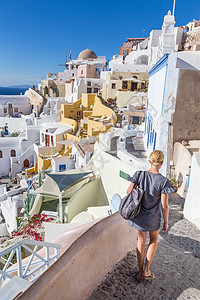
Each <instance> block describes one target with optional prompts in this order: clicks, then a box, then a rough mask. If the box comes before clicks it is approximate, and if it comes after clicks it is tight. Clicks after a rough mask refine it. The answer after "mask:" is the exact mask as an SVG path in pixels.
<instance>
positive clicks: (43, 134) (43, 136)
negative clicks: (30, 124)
mask: <svg viewBox="0 0 200 300" xmlns="http://www.w3.org/2000/svg"><path fill="white" fill-rule="evenodd" d="M42 142H44V133H42Z"/></svg>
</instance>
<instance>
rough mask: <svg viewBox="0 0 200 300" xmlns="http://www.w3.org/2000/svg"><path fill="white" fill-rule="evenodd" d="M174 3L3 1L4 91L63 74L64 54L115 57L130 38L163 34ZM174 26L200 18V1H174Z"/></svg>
mask: <svg viewBox="0 0 200 300" xmlns="http://www.w3.org/2000/svg"><path fill="white" fill-rule="evenodd" d="M172 6H173V0H149V1H147V0H143V1H141V0H138V1H134V0H126V1H122V0H120V1H119V0H93V1H90V0H76V1H75V0H73V1H69V0H57V1H56V0H32V1H31V0H0V86H9V85H18V84H33V83H37V82H40V80H41V78H42V76H43V77H46V74H47V73H48V72H58V71H63V69H64V67H58V66H57V65H58V64H62V63H63V64H64V62H65V52H66V51H68V53H69V51H70V50H71V51H72V58H74V59H76V58H77V56H78V54H79V52H80V51H82V50H83V49H85V48H90V49H92V50H93V51H95V52H96V54H97V55H105V56H106V57H107V58H111V57H112V55H113V54H114V53H115V50H116V51H117V52H118V53H119V49H120V47H121V45H122V44H123V42H124V41H125V39H126V38H127V37H142V35H143V32H142V31H143V29H144V30H145V37H148V36H149V33H150V31H151V30H152V29H161V26H162V22H163V17H164V15H165V14H166V13H167V12H168V10H169V9H171V10H172ZM175 18H176V26H181V25H185V24H187V23H188V22H190V21H192V19H193V18H194V19H199V18H200V1H199V0H189V1H188V0H187V1H186V0H176V10H175Z"/></svg>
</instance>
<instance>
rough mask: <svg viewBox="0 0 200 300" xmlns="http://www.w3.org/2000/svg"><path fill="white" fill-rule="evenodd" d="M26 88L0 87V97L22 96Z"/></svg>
mask: <svg viewBox="0 0 200 300" xmlns="http://www.w3.org/2000/svg"><path fill="white" fill-rule="evenodd" d="M27 90H28V88H19V87H16V88H14V87H13V88H11V87H0V95H21V93H22V95H24V93H25V91H27Z"/></svg>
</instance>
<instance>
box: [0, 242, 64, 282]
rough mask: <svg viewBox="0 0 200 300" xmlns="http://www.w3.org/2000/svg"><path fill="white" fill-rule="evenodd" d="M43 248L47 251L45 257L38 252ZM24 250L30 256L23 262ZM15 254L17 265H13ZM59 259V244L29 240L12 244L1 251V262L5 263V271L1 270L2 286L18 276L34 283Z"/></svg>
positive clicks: (0, 280)
mask: <svg viewBox="0 0 200 300" xmlns="http://www.w3.org/2000/svg"><path fill="white" fill-rule="evenodd" d="M27 245H29V246H31V247H32V248H33V249H32V248H30V247H28V246H27ZM41 247H43V249H44V250H45V251H44V257H43V256H41V255H40V254H38V253H37V250H38V249H39V248H41ZM22 248H24V249H25V250H26V251H28V252H29V253H30V256H28V257H27V258H25V259H23V260H22ZM50 252H51V253H50ZM9 253H10V254H9ZM15 254H16V263H14V264H13V263H12V259H13V257H14V255H15ZM5 255H9V256H8V258H6V259H5V257H4V256H5ZM59 257H60V245H58V244H53V243H46V242H40V241H35V240H28V239H24V240H22V241H19V242H17V243H15V244H12V245H10V246H8V247H6V248H4V249H3V250H1V251H0V260H1V261H4V262H5V265H4V267H3V269H2V270H0V285H2V283H3V282H4V280H6V279H12V278H13V277H14V276H16V275H17V276H18V277H21V278H23V279H26V280H29V281H30V282H33V281H35V280H36V279H37V278H38V277H39V276H40V275H41V274H42V273H43V272H44V271H45V270H46V269H48V268H49V267H50V265H51V264H52V263H53V262H54V261H56V260H57V259H58V258H59Z"/></svg>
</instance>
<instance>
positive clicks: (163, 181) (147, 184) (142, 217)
mask: <svg viewBox="0 0 200 300" xmlns="http://www.w3.org/2000/svg"><path fill="white" fill-rule="evenodd" d="M163 161H164V154H163V152H162V151H159V150H155V151H153V152H152V153H151V154H150V156H149V162H150V164H151V167H150V169H149V170H148V171H143V172H141V171H137V172H135V174H134V175H133V177H131V178H130V181H131V182H132V183H131V185H130V186H129V188H128V190H127V194H128V193H130V192H131V190H132V189H133V187H134V185H135V184H137V185H138V187H139V188H141V189H143V190H144V195H143V198H142V206H141V210H140V213H139V214H138V215H137V216H136V217H135V218H134V219H133V220H131V221H128V224H129V225H130V226H132V227H134V228H135V229H136V232H137V260H138V266H139V271H138V275H137V280H138V281H142V280H143V279H146V280H152V279H154V278H155V277H154V274H153V273H151V271H150V266H151V263H152V260H153V257H154V255H155V252H156V249H157V242H158V235H159V231H160V226H161V211H162V215H163V219H164V224H163V227H162V230H163V231H166V230H167V229H168V212H169V209H168V194H169V193H173V192H175V189H174V188H173V187H172V185H171V183H170V181H169V179H167V178H166V177H164V176H163V175H161V174H160V173H159V169H160V168H161V166H162V164H163ZM147 232H149V237H150V242H149V245H148V248H147V253H146V259H145V243H146V233H147ZM144 260H145V261H144Z"/></svg>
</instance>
